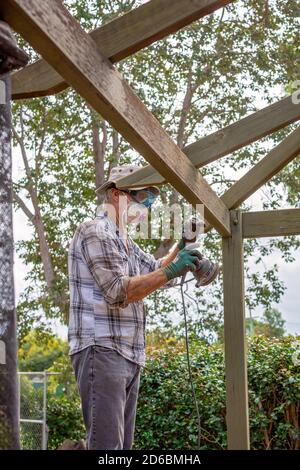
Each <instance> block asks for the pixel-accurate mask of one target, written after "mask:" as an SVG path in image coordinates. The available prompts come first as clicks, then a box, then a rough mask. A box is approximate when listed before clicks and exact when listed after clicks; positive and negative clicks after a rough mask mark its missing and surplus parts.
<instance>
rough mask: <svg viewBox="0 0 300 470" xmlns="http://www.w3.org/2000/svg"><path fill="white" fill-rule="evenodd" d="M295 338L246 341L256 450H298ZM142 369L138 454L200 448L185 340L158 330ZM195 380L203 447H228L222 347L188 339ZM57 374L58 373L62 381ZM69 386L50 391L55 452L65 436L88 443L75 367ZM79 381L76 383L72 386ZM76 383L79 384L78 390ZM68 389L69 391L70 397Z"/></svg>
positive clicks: (299, 378)
mask: <svg viewBox="0 0 300 470" xmlns="http://www.w3.org/2000/svg"><path fill="white" fill-rule="evenodd" d="M295 340H296V338H293V337H285V338H282V339H275V338H273V339H269V338H266V337H264V336H254V337H251V338H250V339H249V341H248V378H249V415H250V431H251V433H250V434H251V449H297V448H299V446H300V422H299V406H300V367H299V365H298V366H296V365H295V364H294V363H293V353H294V351H295V349H294V347H293V343H294V341H295ZM147 352H148V360H147V362H146V367H145V369H144V370H143V371H142V375H141V385H140V393H139V400H138V409H137V418H136V432H135V443H134V448H135V449H195V448H196V446H197V434H198V428H197V415H196V410H195V406H194V402H193V398H192V392H191V388H190V383H189V381H188V371H187V362H186V352H185V344H184V339H183V338H178V337H176V336H175V335H173V336H169V337H168V335H166V334H164V333H161V332H159V330H157V331H156V332H153V333H151V334H150V335H149V339H148V350H147ZM190 354H191V364H192V374H193V381H194V384H195V389H196V395H197V400H198V405H199V409H200V415H201V449H208V450H218V449H226V446H227V438H226V405H225V402H226V396H225V374H224V352H223V345H221V344H212V345H209V344H207V343H205V342H203V341H199V339H196V338H192V339H191V341H190ZM57 377H58V376H57ZM66 377H68V378H67V382H68V383H69V385H66V384H67V382H63V385H65V386H66V388H64V387H63V388H64V389H63V393H62V394H57V393H55V391H56V390H57V384H59V377H58V378H55V380H58V382H57V383H56V386H54V385H55V384H54V383H52V386H51V387H50V389H49V396H48V409H47V414H48V418H47V419H48V426H49V448H50V449H55V448H57V447H58V445H60V444H61V443H62V442H63V441H64V439H67V438H70V439H84V438H85V430H84V426H83V422H82V417H81V409H80V402H79V397H78V393H77V391H76V388H75V386H74V377H73V373H72V370H71V369H70V368H69V369H68V372H66ZM72 384H73V385H72ZM73 386H74V387H73ZM68 387H70V388H69V392H68Z"/></svg>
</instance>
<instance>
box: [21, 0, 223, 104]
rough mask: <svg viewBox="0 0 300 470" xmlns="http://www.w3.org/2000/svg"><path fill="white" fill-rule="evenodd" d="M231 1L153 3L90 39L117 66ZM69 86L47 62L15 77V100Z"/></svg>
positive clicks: (156, 0)
mask: <svg viewBox="0 0 300 470" xmlns="http://www.w3.org/2000/svg"><path fill="white" fill-rule="evenodd" d="M54 1H55V0H54ZM231 2H232V0H151V1H149V2H148V3H145V4H144V5H141V6H140V7H138V8H135V9H134V10H132V11H130V12H128V13H126V14H125V15H122V16H120V17H119V18H116V19H115V20H113V21H110V22H109V23H107V24H105V25H103V26H100V27H99V28H97V29H95V30H93V31H91V32H90V36H91V37H92V38H93V39H94V41H95V42H96V44H97V45H98V46H99V48H100V50H101V52H102V54H103V55H104V56H106V57H107V58H108V59H110V60H111V62H113V63H115V62H118V61H120V60H122V59H125V58H126V57H128V56H130V55H131V54H134V53H135V52H137V51H139V50H140V49H142V48H144V47H146V46H149V45H150V44H152V43H153V42H155V41H157V40H159V39H161V38H163V37H165V36H167V35H169V34H171V33H174V32H175V31H177V30H179V29H181V28H183V27H184V26H186V25H188V24H190V23H192V22H193V21H195V20H197V19H199V18H201V17H203V16H205V15H207V14H209V13H212V12H213V11H215V10H217V9H218V8H221V7H223V6H225V5H227V4H228V3H231ZM67 87H68V83H67V82H66V81H65V80H64V79H63V78H62V77H61V75H60V74H59V73H58V72H57V71H56V70H55V69H53V67H51V65H50V64H48V63H47V62H46V61H45V60H44V59H41V60H38V61H37V62H35V63H33V64H31V65H30V66H28V67H26V68H24V69H23V70H21V71H20V72H18V73H15V74H14V75H13V76H12V96H13V99H20V98H31V97H36V96H45V95H49V94H53V93H58V92H60V91H62V90H64V89H65V88H67Z"/></svg>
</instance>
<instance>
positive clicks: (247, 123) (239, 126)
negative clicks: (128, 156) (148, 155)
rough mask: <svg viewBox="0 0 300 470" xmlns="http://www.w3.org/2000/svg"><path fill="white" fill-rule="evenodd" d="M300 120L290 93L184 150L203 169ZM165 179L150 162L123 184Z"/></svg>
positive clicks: (299, 109) (152, 182)
mask: <svg viewBox="0 0 300 470" xmlns="http://www.w3.org/2000/svg"><path fill="white" fill-rule="evenodd" d="M299 119H300V104H295V103H293V101H292V96H288V97H287V98H284V99H282V100H280V101H277V102H276V103H273V104H272V105H270V106H267V107H265V108H263V109H261V110H259V111H257V112H255V113H253V114H250V115H249V116H247V117H245V118H243V119H241V120H239V121H237V122H235V123H233V124H230V125H229V126H226V127H224V128H223V129H221V130H219V131H217V132H214V133H213V134H210V135H208V136H206V137H203V138H202V139H200V140H198V141H197V142H194V143H193V144H191V145H188V146H187V147H185V148H184V149H183V152H184V153H185V154H186V155H187V156H188V157H189V159H190V160H191V162H192V163H193V164H194V165H195V166H196V167H197V168H201V167H203V166H205V165H207V164H208V163H211V162H213V161H215V160H218V159H219V158H222V157H225V156H226V155H229V154H230V153H232V152H234V151H235V150H238V149H240V148H242V147H245V146H246V145H249V144H251V143H252V142H255V141H256V140H259V139H261V138H262V137H265V136H266V135H268V134H271V133H273V132H275V131H277V130H278V129H281V128H283V127H286V126H287V125H289V124H291V123H293V122H296V121H298V120H299ZM164 182H165V180H164V178H163V177H162V176H161V175H160V174H159V173H158V172H157V171H156V170H155V169H154V168H153V167H151V166H150V165H147V166H146V167H144V168H142V169H141V170H138V171H136V172H135V173H134V174H132V175H130V176H128V177H126V178H122V180H120V185H124V186H126V185H128V184H131V185H132V186H133V187H134V186H137V185H139V184H163V183H164Z"/></svg>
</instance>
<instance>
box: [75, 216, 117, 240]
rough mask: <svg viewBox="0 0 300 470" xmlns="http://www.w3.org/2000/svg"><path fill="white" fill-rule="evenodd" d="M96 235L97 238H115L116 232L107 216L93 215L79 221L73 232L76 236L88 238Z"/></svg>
mask: <svg viewBox="0 0 300 470" xmlns="http://www.w3.org/2000/svg"><path fill="white" fill-rule="evenodd" d="M93 236H97V237H98V238H100V239H102V238H115V236H116V233H115V231H114V229H113V226H112V224H111V222H110V220H109V218H108V217H105V216H103V217H99V216H97V217H95V218H94V219H91V220H87V221H85V222H83V223H81V224H80V225H79V226H78V227H77V230H76V232H75V236H74V237H76V238H81V239H84V238H88V237H93Z"/></svg>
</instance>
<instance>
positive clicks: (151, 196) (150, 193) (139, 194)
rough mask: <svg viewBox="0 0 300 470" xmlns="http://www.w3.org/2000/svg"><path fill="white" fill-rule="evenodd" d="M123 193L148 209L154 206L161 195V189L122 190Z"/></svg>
mask: <svg viewBox="0 0 300 470" xmlns="http://www.w3.org/2000/svg"><path fill="white" fill-rule="evenodd" d="M122 191H123V192H124V193H127V194H129V195H130V196H131V197H132V199H133V200H134V201H136V202H138V203H139V204H143V205H144V206H145V207H147V208H148V209H149V208H150V207H151V206H152V204H153V202H154V201H155V199H156V198H157V196H158V195H159V189H158V188H155V187H154V186H153V187H150V188H144V189H126V190H123V189H122Z"/></svg>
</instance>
